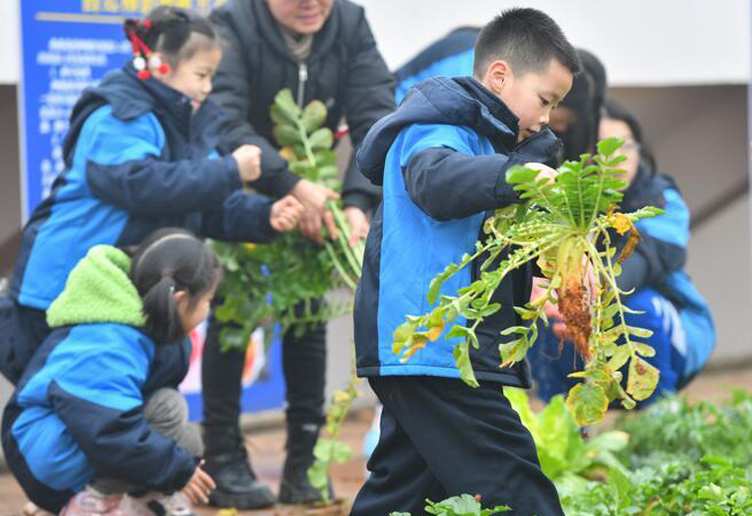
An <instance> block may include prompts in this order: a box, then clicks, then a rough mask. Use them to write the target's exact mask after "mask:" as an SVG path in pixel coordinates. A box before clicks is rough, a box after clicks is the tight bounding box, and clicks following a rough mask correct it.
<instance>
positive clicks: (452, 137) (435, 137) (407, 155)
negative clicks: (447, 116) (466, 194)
mask: <svg viewBox="0 0 752 516" xmlns="http://www.w3.org/2000/svg"><path fill="white" fill-rule="evenodd" d="M401 139H402V142H403V145H402V152H401V153H400V167H402V168H404V167H406V166H407V164H408V163H409V162H410V159H411V158H412V157H413V156H414V155H416V154H417V153H419V152H420V151H422V150H425V149H430V148H440V147H447V148H450V149H454V150H456V151H457V152H461V153H463V154H467V155H470V156H474V155H476V154H478V152H477V149H474V147H477V144H476V145H473V142H472V141H471V140H470V139H469V138H468V135H467V133H466V130H465V129H463V128H461V127H458V126H454V125H442V124H413V125H411V126H409V127H407V128H405V129H404V130H403V135H402V138H401Z"/></svg>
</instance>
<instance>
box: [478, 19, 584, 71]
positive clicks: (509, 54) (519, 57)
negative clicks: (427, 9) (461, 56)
mask: <svg viewBox="0 0 752 516" xmlns="http://www.w3.org/2000/svg"><path fill="white" fill-rule="evenodd" d="M551 58H554V59H556V60H557V61H559V62H560V63H561V64H562V65H564V66H565V67H566V68H568V69H569V71H571V72H572V74H573V75H574V74H577V73H579V72H580V70H581V65H580V59H579V58H578V57H577V51H576V50H575V49H574V47H573V46H572V44H571V43H570V42H569V41H568V40H567V38H566V36H564V33H563V32H562V30H561V28H560V27H559V26H558V25H557V24H556V22H555V21H554V20H552V19H551V17H550V16H548V15H547V14H546V13H544V12H542V11H538V10H537V9H530V8H519V7H516V8H512V9H507V10H505V11H503V12H502V13H501V14H500V15H498V16H496V17H495V18H494V19H493V20H491V21H490V22H489V23H488V24H487V25H486V26H485V27H483V29H481V31H480V34H478V41H477V42H476V43H475V62H474V64H473V74H474V75H475V76H476V77H482V76H483V75H484V74H485V72H486V69H487V68H488V66H489V65H490V64H491V63H492V62H493V61H497V60H504V61H507V62H508V63H509V64H510V65H511V66H512V70H513V71H514V73H515V74H522V73H525V72H542V71H544V70H545V69H546V68H547V67H548V65H549V63H550V62H551Z"/></svg>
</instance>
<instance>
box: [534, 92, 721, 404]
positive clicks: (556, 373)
mask: <svg viewBox="0 0 752 516" xmlns="http://www.w3.org/2000/svg"><path fill="white" fill-rule="evenodd" d="M609 137H618V138H621V139H623V140H624V145H623V146H622V148H621V151H620V152H621V153H622V154H623V155H624V156H626V158H627V160H626V161H625V162H624V163H623V164H622V165H621V167H622V168H623V170H624V173H623V175H622V179H623V180H624V181H625V182H626V183H627V185H626V187H625V189H624V198H623V199H622V201H621V203H620V208H621V210H623V211H625V212H631V211H635V210H638V209H639V208H642V207H644V206H657V207H659V208H661V209H663V210H665V212H666V213H665V214H663V215H660V216H658V217H654V218H649V219H642V220H640V221H638V222H637V223H636V226H637V229H638V230H639V232H640V237H641V238H640V242H639V243H638V244H637V246H636V247H635V249H634V252H633V253H632V254H631V255H630V256H629V258H627V259H626V260H625V261H624V262H623V263H622V264H621V267H622V273H621V275H620V276H618V277H617V284H618V286H619V288H620V289H621V290H623V291H625V292H631V293H630V295H629V296H628V297H627V298H626V305H627V306H628V307H629V308H630V309H632V310H633V311H634V312H633V313H628V314H626V322H627V324H628V325H630V326H636V327H639V328H645V329H648V330H650V331H652V332H653V335H652V336H651V337H649V338H648V339H643V340H644V342H645V343H646V344H649V345H650V346H652V347H653V348H654V349H655V355H654V356H653V357H646V360H647V361H648V362H649V363H651V364H652V365H653V366H654V367H656V368H657V369H658V370H659V371H660V379H659V381H658V386H657V388H656V390H655V392H654V393H653V395H652V396H651V397H650V398H648V399H647V400H644V401H641V402H640V403H639V404H638V407H644V406H646V405H648V404H650V403H653V402H654V401H656V400H658V399H660V398H661V397H662V396H664V395H666V394H670V393H675V392H677V391H679V390H680V389H682V388H683V387H684V386H686V385H687V384H688V383H689V382H690V381H691V380H692V378H693V377H694V376H695V375H696V374H697V373H698V372H700V371H701V370H702V368H703V367H705V364H706V363H707V361H708V358H709V357H710V354H711V352H712V351H713V348H714V347H715V327H714V325H713V319H712V316H711V314H710V309H709V308H708V305H707V303H706V301H705V300H704V299H703V298H702V296H701V295H700V293H699V292H698V291H697V289H696V288H695V286H694V285H693V284H692V280H691V279H690V278H689V276H688V275H687V274H686V273H685V272H684V264H685V263H686V260H687V245H688V243H689V236H690V235H689V210H688V208H687V205H686V204H685V203H684V200H683V199H682V197H681V194H680V192H679V189H678V187H677V186H676V183H675V182H674V180H673V179H672V178H671V177H669V176H667V175H663V174H659V173H657V172H656V161H655V159H654V157H653V154H652V153H651V152H650V150H649V149H648V147H647V146H646V144H645V142H644V140H643V134H642V129H641V128H640V125H639V123H638V122H637V120H636V119H635V117H634V116H633V115H632V114H631V113H629V111H627V110H626V109H625V108H624V107H623V106H622V105H621V104H619V103H617V102H616V101H614V100H612V99H608V100H606V102H605V103H604V105H603V110H602V111H601V113H600V124H599V139H603V138H609ZM614 236H615V237H617V235H614ZM626 240H627V236H626V235H625V236H623V237H620V242H619V245H624V244H625V243H626ZM534 296H535V294H534ZM547 315H548V317H549V320H550V321H551V328H550V329H548V328H541V334H540V337H539V339H540V340H539V343H538V344H536V345H535V346H534V347H533V348H532V349H531V350H530V353H528V358H529V359H530V362H531V366H532V372H533V377H534V378H535V380H536V382H537V385H538V394H539V395H540V397H541V398H542V399H543V400H545V401H548V400H550V399H551V397H553V396H554V395H556V394H564V393H566V392H567V391H568V390H569V389H570V388H571V387H573V386H574V385H575V382H577V380H575V379H572V378H569V377H568V375H569V374H570V373H572V372H573V371H575V370H579V369H581V368H582V367H583V364H582V363H581V362H580V360H581V359H579V358H578V357H575V356H574V353H573V351H572V349H573V348H572V346H570V345H568V344H567V345H564V346H562V345H561V344H560V341H563V340H565V339H566V338H567V329H566V325H565V324H564V323H563V321H562V318H561V315H560V314H559V313H558V311H557V309H556V307H554V306H551V305H549V306H548V307H547Z"/></svg>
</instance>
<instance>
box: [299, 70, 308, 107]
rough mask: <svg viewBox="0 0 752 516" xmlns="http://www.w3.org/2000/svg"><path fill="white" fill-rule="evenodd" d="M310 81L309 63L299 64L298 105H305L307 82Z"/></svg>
mask: <svg viewBox="0 0 752 516" xmlns="http://www.w3.org/2000/svg"><path fill="white" fill-rule="evenodd" d="M306 81H308V65H307V64H305V63H299V64H298V107H300V108H302V107H303V102H304V100H305V99H304V96H305V84H306Z"/></svg>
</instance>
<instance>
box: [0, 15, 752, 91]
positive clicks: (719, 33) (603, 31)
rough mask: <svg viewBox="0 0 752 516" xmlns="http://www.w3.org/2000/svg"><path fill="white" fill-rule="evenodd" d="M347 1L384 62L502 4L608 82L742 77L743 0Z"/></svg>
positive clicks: (3, 42)
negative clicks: (546, 20) (360, 11)
mask: <svg viewBox="0 0 752 516" xmlns="http://www.w3.org/2000/svg"><path fill="white" fill-rule="evenodd" d="M21 1H24V2H33V0H0V84H14V83H16V82H17V81H18V76H19V65H18V60H19V55H18V41H19V30H18V27H19V21H18V5H19V2H21ZM59 1H60V2H61V3H63V2H65V3H69V2H79V1H80V0H59ZM355 1H356V2H358V3H360V4H362V5H364V6H365V7H366V9H367V11H368V17H369V20H370V22H371V25H372V28H373V30H374V33H375V35H376V40H377V41H378V42H379V45H380V47H381V50H382V52H383V53H384V56H385V58H386V60H387V63H388V64H389V66H390V67H391V68H395V67H397V66H399V65H400V64H402V63H403V62H405V61H407V60H408V59H409V58H410V57H411V56H412V55H414V54H415V52H416V51H417V50H418V49H420V48H423V47H424V46H425V45H426V44H427V43H429V42H431V41H433V40H435V39H436V38H438V37H439V36H441V35H442V34H444V33H446V32H448V31H449V30H451V29H452V28H454V27H457V26H459V25H483V24H484V23H486V22H487V21H488V20H489V19H490V18H491V17H492V16H493V15H494V14H496V13H498V12H499V11H500V10H501V9H503V8H505V7H511V6H530V7H536V8H539V9H542V10H544V11H546V12H547V13H549V14H550V15H551V16H552V17H553V18H554V19H555V20H556V21H557V22H559V24H560V25H561V26H562V27H563V29H564V31H565V32H566V34H567V35H568V36H569V38H570V39H571V40H572V42H574V43H575V44H576V45H577V46H581V47H583V48H587V49H588V50H591V51H592V52H594V53H595V54H596V55H598V56H599V57H601V58H602V59H603V60H604V62H605V64H606V67H607V69H608V71H609V75H610V79H611V83H612V84H613V85H616V86H627V85H632V86H636V85H664V84H675V85H692V84H719V83H720V84H744V83H746V82H747V81H748V79H749V76H750V66H749V63H750V59H749V55H750V35H749V33H750V27H749V13H750V4H749V2H748V1H747V0H713V1H710V0H629V1H624V0H618V1H617V0H566V1H563V0H518V1H514V0H465V1H462V2H458V1H456V0H355Z"/></svg>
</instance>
